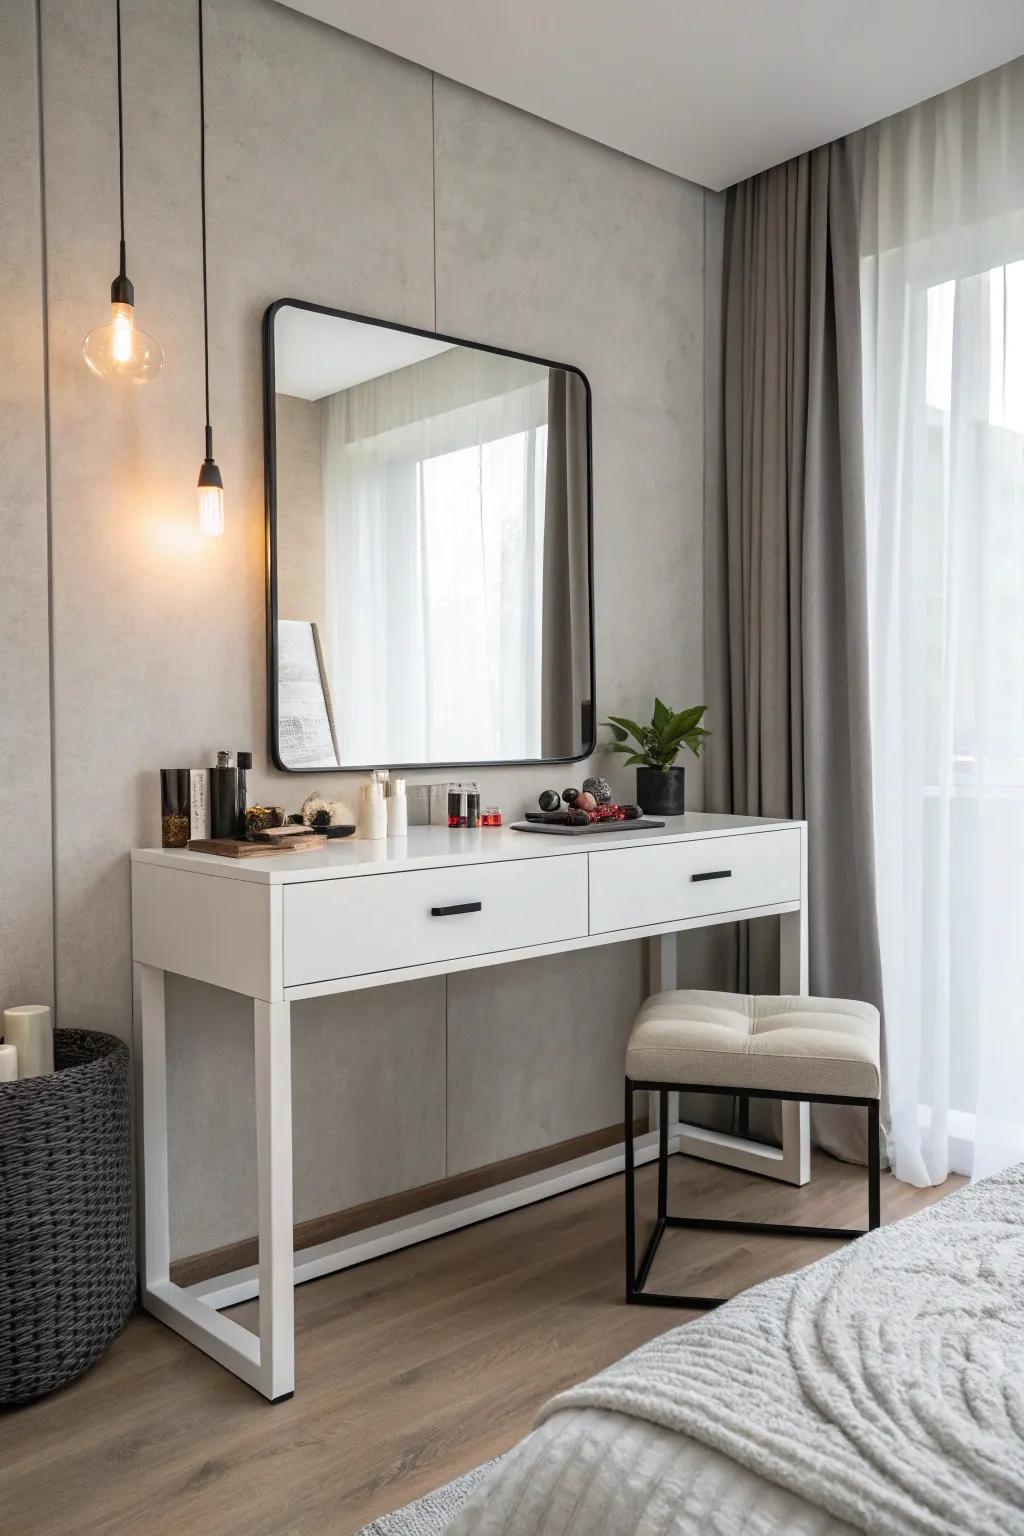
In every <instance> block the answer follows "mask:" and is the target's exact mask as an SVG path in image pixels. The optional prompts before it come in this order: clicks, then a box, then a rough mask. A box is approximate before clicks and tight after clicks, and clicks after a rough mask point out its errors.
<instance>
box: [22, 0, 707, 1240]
mask: <svg viewBox="0 0 1024 1536" xmlns="http://www.w3.org/2000/svg"><path fill="white" fill-rule="evenodd" d="M33 14H34V7H33V5H32V4H31V0H8V3H7V4H6V5H5V6H4V8H3V26H4V28H5V29H8V30H10V32H11V34H12V37H11V46H10V47H6V46H5V47H0V60H2V63H0V70H2V71H3V78H2V79H0V102H2V106H3V112H4V124H3V134H4V138H3V142H4V162H5V181H4V185H3V197H4V209H3V212H4V217H3V218H2V219H0V265H2V267H3V273H2V276H3V279H4V281H3V282H2V283H0V289H2V290H3V293H4V298H3V302H4V304H5V305H7V306H8V307H9V306H10V305H11V304H12V302H13V304H14V306H15V309H16V312H17V314H18V316H19V321H20V320H21V318H22V317H23V316H27V317H28V318H27V320H26V321H25V323H24V324H23V325H21V324H20V325H19V328H18V333H17V334H18V341H17V352H16V356H15V367H14V368H13V369H12V368H11V367H5V370H4V372H5V383H4V387H5V389H6V390H8V391H10V390H11V389H14V390H16V392H17V400H16V402H15V403H16V406H17V410H16V411H15V412H14V413H12V415H11V416H10V418H9V419H7V420H5V427H4V430H5V432H7V433H8V434H9V435H10V439H11V440H10V444H6V445H5V446H6V447H7V448H8V451H9V452H10V453H11V454H12V459H11V462H12V463H13V464H14V466H15V476H16V477H18V478H16V479H15V480H12V479H11V478H10V477H9V476H7V475H5V481H4V485H3V494H4V496H5V498H7V502H6V505H5V509H4V518H5V529H6V525H7V522H10V523H11V532H10V534H5V542H6V548H5V555H8V556H9V557H10V559H9V561H8V562H7V571H6V572H5V577H6V578H7V579H9V582H10V586H11V595H10V596H9V598H8V600H7V601H6V602H5V604H4V609H3V613H2V615H0V622H2V624H3V626H4V629H3V641H4V646H3V655H2V656H0V668H2V669H3V671H2V673H0V676H2V679H3V686H4V689H5V701H6V699H7V696H8V695H10V699H11V704H10V707H8V705H7V703H6V702H5V705H4V718H5V732H4V740H3V752H4V758H5V762H4V765H3V771H4V773H5V782H6V783H7V785H8V786H10V784H11V783H12V775H13V776H14V777H13V782H14V783H15V784H16V785H17V793H18V795H19V797H20V800H19V809H20V808H22V807H24V806H27V805H28V804H31V805H32V807H33V809H34V810H35V812H36V820H35V824H34V826H33V828H32V830H31V835H30V836H28V835H26V836H25V837H24V838H21V839H20V840H17V841H16V842H15V843H14V844H13V846H12V844H11V842H10V840H9V841H8V845H7V851H8V854H9V857H8V858H7V859H5V862H4V866H3V872H2V877H0V878H2V880H3V887H2V911H3V913H4V919H5V923H10V921H11V919H12V918H13V921H14V931H13V936H11V937H10V938H7V937H5V939H4V943H3V946H2V954H0V967H2V970H0V985H2V987H3V996H4V997H8V996H9V995H10V994H12V993H17V994H18V997H19V999H20V997H21V995H22V994H23V993H25V992H26V991H30V992H33V993H34V994H35V995H43V996H45V995H46V994H47V992H48V990H49V987H50V981H49V977H50V961H49V944H50V922H51V904H50V877H51V874H55V885H54V888H55V900H56V907H55V911H56V934H57V946H56V983H57V1002H58V1008H59V1016H60V1019H61V1021H62V1022H63V1023H64V1024H88V1025H92V1026H106V1027H109V1028H111V1029H113V1030H115V1031H116V1032H117V1033H119V1034H122V1035H124V1036H127V1035H128V1034H129V1029H130V974H129V971H130V964H129V961H130V933H129V902H128V890H129V866H128V858H127V850H128V849H129V848H130V847H132V846H133V845H143V844H152V843H153V842H155V841H156V840H157V836H158V805H157V784H156V770H157V769H158V768H159V767H160V766H161V764H165V763H168V764H169V763H180V762H202V761H208V760H209V758H210V756H211V754H212V753H213V752H214V751H215V750H216V749H217V748H218V747H219V746H229V747H232V748H239V747H245V746H251V747H252V748H253V750H254V752H255V754H256V761H257V769H256V771H255V773H254V775H253V780H254V783H253V788H254V791H255V793H256V794H258V795H261V796H264V795H265V796H266V797H267V798H268V799H272V800H274V801H282V800H285V801H287V802H289V803H290V804H297V803H298V802H299V801H300V800H301V798H302V797H303V795H304V794H305V793H306V792H307V790H308V789H309V788H310V787H312V786H313V784H314V783H315V784H316V785H317V786H318V787H323V786H324V783H325V781H324V780H323V779H321V778H316V779H313V778H310V779H308V780H302V779H299V778H293V777H290V776H283V775H278V774H276V773H274V772H273V770H271V769H270V768H269V766H268V763H267V757H266V749H265V742H266V723H265V700H264V638H263V636H264V629H263V626H264V613H263V486H262V443H261V430H262V422H261V404H260V348H259V326H260V318H261V315H262V312H263V309H264V308H265V306H266V305H267V304H268V303H269V302H270V301H271V300H273V299H275V298H279V297H281V296H282V295H290V296H293V297H298V298H306V299H311V300H314V301H317V302H319V303H323V304H328V305H336V306H338V307H342V308H346V309H350V310H356V311H362V312H364V313H367V314H371V315H378V316H383V317H386V318H390V319H394V320H401V321H407V322H410V323H412V324H415V325H419V326H425V327H428V328H430V327H433V326H434V325H435V324H436V326H437V327H438V328H440V329H443V330H447V331H450V332H453V333H455V334H461V335H465V336H468V337H471V338H475V339H480V340H486V341H493V342H496V343H500V344H504V345H507V346H511V347H513V348H522V349H524V350H526V351H531V350H535V351H537V352H540V353H542V354H546V355H549V356H552V357H556V358H560V359H565V360H566V361H569V362H573V363H576V364H579V365H580V366H581V367H582V368H584V369H585V370H586V372H587V373H588V374H589V376H590V378H591V381H592V384H593V387H594V425H595V517H596V551H595V553H596V568H597V611H598V632H597V664H598V674H597V676H598V691H599V698H598V702H599V708H600V710H601V711H602V712H606V711H607V710H609V709H614V710H616V711H619V710H623V711H626V712H627V713H632V712H633V711H640V710H642V709H643V708H644V706H645V704H647V703H648V702H649V699H650V696H651V694H652V692H653V691H654V689H655V688H657V689H658V690H659V691H662V692H663V693H664V694H665V695H666V696H667V697H671V698H673V699H676V700H679V701H681V702H682V701H686V702H689V701H692V700H696V699H698V698H700V696H701V679H702V643H701V633H702V625H701V502H702V462H703V455H702V435H703V410H702V402H703V343H704V335H703V307H704V306H703V267H704V194H703V193H702V192H701V190H700V189H698V188H696V187H693V186H690V185H688V184H686V183H683V182H680V181H678V180H675V179H674V178H672V177H670V176H667V175H664V174H662V173H660V172H657V171H654V170H652V169H650V168H649V167H646V166H644V165H641V164H639V163H637V162H636V161H633V160H630V159H627V158H625V157H624V156H620V155H617V154H615V153H614V152H612V151H610V150H607V149H604V148H601V147H599V146H597V145H595V144H592V143H590V142H588V141H585V140H583V139H579V138H576V137H574V136H573V135H571V134H569V133H566V132H564V131H563V130H561V129H558V128H555V127H552V126H550V125H548V124H546V123H543V122H540V121H538V120H537V119H534V118H531V117H529V116H526V115H524V114H522V113H519V112H517V111H515V110H513V109H511V108H509V107H506V106H503V105H501V104H499V103H497V102H494V101H492V100H490V99H488V98H485V97H482V96H479V95H477V94H475V93H474V92H472V91H469V90H466V89H463V88H462V87H459V86H456V85H454V84H452V83H450V82H448V81H446V80H442V79H438V80H436V81H435V80H433V79H432V77H431V76H430V75H429V74H428V73H426V72H424V71H423V70H421V69H419V68H417V67H415V66H413V65H411V64H407V63H405V62H403V61H401V60H398V59H395V58H393V57H390V56H388V55H386V54H383V53H380V52H378V51H376V50H374V49H372V48H370V47H368V46H366V45H364V44H362V43H360V42H357V41H355V40H353V39H350V38H347V37H345V36H343V35H341V34H340V33H338V32H335V31H332V30H330V29H327V28H325V27H322V26H320V25H319V24H318V23H316V22H313V21H310V20H308V19H307V18H304V17H301V16H298V15H296V14H295V13H294V12H292V11H289V10H286V9H283V8H280V7H278V6H276V5H274V4H271V3H270V0H209V4H208V7H207V24H208V47H207V59H208V96H207V100H208V116H209V155H208V173H209V188H210V263H211V265H210V277H211V296H212V312H211V339H212V349H213V360H212V370H213V371H212V386H213V419H214V424H215V431H216V452H217V457H218V460H219V462H220V464H221V467H222V469H223V472H224V479H225V483H226V486H227V532H226V535H225V537H224V538H223V539H222V540H221V541H219V542H217V543H211V544H205V545H204V544H202V543H201V542H200V540H199V538H198V536H197V534H196V532H195V507H194V504H195V493H194V484H195V476H196V472H197V469H198V464H199V460H200V458H201V456H202V419H203V418H202V373H201V368H202V357H201V350H200V346H201V312H200V286H199V284H200V276H199V201H198V163H197V152H198V142H197V86H196V57H195V8H194V5H193V4H192V3H191V0H133V4H132V5H131V6H130V7H128V8H127V9H126V13H125V31H124V44H125V70H126V89H127V95H126V126H127V133H128V159H127V195H128V238H129V270H130V272H131V275H132V277H133V279H134V281H135V284H136V292H137V309H138V320H139V323H140V325H141V326H142V327H143V329H146V330H150V331H152V332H153V334H155V335H156V336H157V337H159V339H160V340H161V341H162V342H163V344H164V347H165V349H166V352H167V366H166V369H165V372H164V375H163V377H162V378H161V379H160V380H159V382H158V383H157V384H155V385H153V386H151V387H149V388H147V389H146V390H144V391H130V392H127V393H126V392H119V391H118V390H116V389H114V388H112V387H110V386H106V387H105V386H103V385H101V384H99V383H98V382H97V381H96V380H95V379H94V378H92V377H91V375H90V374H89V373H88V372H87V370H86V369H85V367H84V365H83V363H82V360H81V355H80V346H81V339H82V336H83V334H84V333H85V331H87V330H88V329H89V328H90V327H91V326H93V325H95V324H97V323H100V322H101V321H102V320H103V318H104V310H105V303H106V292H107V288H108V285H109V282H110V278H111V276H112V274H113V271H114V266H115V252H116V236H117V228H116V156H115V118H114V107H113V102H114V96H113V92H114V78H113V54H112V20H111V7H110V5H109V4H108V3H107V0H76V3H75V4H74V5H73V6H70V5H68V4H66V0H42V70H41V77H42V120H43V150H44V165H45V188H46V221H45V231H46V269H47V274H48V293H49V302H48V307H47V311H46V319H47V322H48V332H49V352H48V356H49V402H50V422H51V443H52V447H51V463H50V480H49V486H50V499H51V507H52V559H51V564H52V588H51V590H52V601H53V626H52V645H53V694H52V704H53V719H54V733H55V735H54V740H55V752H54V763H55V784H54V804H55V807H56V814H55V829H54V847H55V856H56V864H55V869H54V870H52V871H51V868H50V863H49V828H48V779H49V768H48V721H49V708H50V698H49V694H48V690H47V685H46V679H47V671H48V656H47V631H46V622H45V612H46V573H47V552H46V517H45V507H46V503H45V496H44V489H45V476H44V464H43V456H42V450H43V438H42V424H43V412H42V383H43V381H42V356H43V351H42V334H43V333H42V324H43V315H42V309H41V303H40V261H39V247H40V220H39V209H38V190H39V181H38V175H37V167H38V157H37V149H38V144H37V142H36V138H35V125H36V109H37V103H36V101H35V98H34V82H35V74H36V70H35V39H34V32H33ZM4 41H5V42H6V39H4ZM12 177H13V179H12ZM435 253H436V261H435ZM5 330H6V331H8V334H9V328H8V327H5ZM5 417H7V413H6V412H5ZM19 487H21V488H22V489H20V490H19ZM5 590H6V589H5ZM12 663H13V666H12ZM7 759H10V761H9V762H8V761H7ZM602 761H603V760H602ZM550 777H551V775H550V774H548V773H545V772H544V771H543V770H536V771H535V770H512V771H506V772H494V773H489V774H487V775H486V776H485V779H486V783H485V795H486V798H487V799H488V800H494V801H497V802H500V803H502V804H503V805H504V806H505V807H506V809H507V810H510V811H512V810H518V809H520V808H521V806H522V804H523V802H524V800H525V799H527V798H531V797H532V796H533V795H534V794H535V793H536V791H537V789H538V788H540V787H541V786H542V785H543V784H544V782H545V781H546V780H547V779H548V778H550ZM559 777H561V778H565V779H567V778H568V777H570V775H567V774H566V773H565V772H564V770H562V771H561V773H560V775H559ZM691 778H692V781H693V782H692V786H691V796H692V799H693V802H694V803H695V804H699V803H700V800H699V797H700V778H699V774H694V775H692V776H691ZM621 782H622V784H623V787H624V788H625V787H626V786H627V784H628V779H623V780H622V781H621ZM642 985H643V975H642V955H641V954H640V953H639V951H638V949H637V948H636V947H635V946H622V947H618V946H610V947H609V948H607V949H604V950H598V951H594V952H591V953H588V954H584V955H578V956H566V957H560V958H556V959H553V960H545V961H540V962H537V963H535V964H529V965H515V966H510V967H508V968H506V969H502V970H492V971H488V972H480V973H476V974H473V973H470V974H467V975H460V976H458V977H453V978H452V979H451V981H450V982H449V983H448V984H447V986H446V984H445V982H444V981H443V980H439V981H436V982H422V983H415V984H410V985H407V986H403V987H400V988H395V989H393V990H381V991H377V992H366V993H356V994H353V995H352V996H350V997H346V998H341V999H333V1000H321V1001H317V1002H310V1003H308V1004H302V1005H300V1006H298V1007H297V1008H296V1010H295V1029H294V1038H295V1101H296V1102H295V1122H296V1127H297V1134H298V1138H299V1141H298V1148H297V1177H296V1206H297V1214H298V1216H299V1217H306V1216H312V1215H315V1214H317V1213H320V1212H323V1211H328V1210H332V1209H335V1208H337V1207H339V1206H341V1205H345V1204H348V1203H351V1202H353V1201H358V1200H363V1199H367V1198H370V1197H372V1196H374V1195H377V1194H383V1193H386V1192H388V1191H390V1190H393V1189H396V1188H401V1187H403V1186H406V1185H408V1184H411V1183H418V1182H421V1181H424V1180H428V1179H434V1178H437V1177H440V1176H442V1175H443V1174H444V1172H445V1171H446V1169H447V1170H450V1171H456V1170H458V1169H461V1168H465V1167H471V1166H474V1165H477V1164H480V1163H484V1162H488V1161H491V1160H492V1159H494V1158H498V1157H503V1156H506V1155H509V1154H510V1153H513V1152H518V1151H523V1150H526V1149H528V1148H531V1147H535V1146H539V1145H543V1144H544V1143H546V1142H549V1141H552V1140H558V1139H561V1138H562V1137H565V1136H571V1135H574V1134H576V1133H579V1132H582V1131H585V1130H588V1129H592V1128H594V1127H596V1126H599V1125H603V1124H608V1123H611V1122H612V1121H613V1120H614V1119H615V1118H617V1115H618V1112H619V1073H620V1061H621V1048H622V1042H623V1039H624V1035H625V1032H626V1030H627V1028H628V1024H629V1017H630V1014H631V1012H632V1010H633V1008H634V1006H635V1004H636V1002H637V1000H638V998H639V996H640V993H641V989H642ZM170 1003H171V1008H170V1033H171V1049H172V1063H171V1115H172V1124H173V1126H174V1139H173V1145H172V1156H171V1166H172V1173H173V1178H174V1181H175V1193H174V1200H173V1228H174V1231H173V1244H174V1250H175V1252H176V1253H185V1252H191V1251H195V1250H198V1249H202V1248H204V1247H208V1246H212V1245H215V1244H217V1243H220V1242H224V1241H227V1240H230V1239H232V1238H237V1237H241V1236H243V1235H246V1234H247V1233H248V1232H250V1231H251V1230H252V1228H253V1225H254V1216H255V1188H254V1176H253V1162H252V1136H251V1121H250V1118H249V1111H250V1109H251V1100H252V1086H251V1070H252V1061H251V1039H250V1027H249V1020H248V1017H247V1014H246V1010H245V1009H244V1008H243V1007H241V1006H240V1005H239V1002H238V1000H237V999H233V998H231V997H229V996H226V995H224V994H221V993H217V992H215V991H213V990H211V989H204V988H201V987H197V986H194V985H192V984H189V983H185V982H176V983H174V984H173V985H172V986H171V989H170Z"/></svg>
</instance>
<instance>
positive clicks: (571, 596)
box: [275, 309, 591, 766]
mask: <svg viewBox="0 0 1024 1536" xmlns="http://www.w3.org/2000/svg"><path fill="white" fill-rule="evenodd" d="M296 318H297V324H294V333H295V334H294V335H293V334H291V333H290V332H291V329H292V327H293V322H295V321H296ZM282 332H283V333H282ZM275 351H276V362H277V370H276V381H275V383H276V415H277V423H276V427H277V437H276V463H277V496H276V502H277V554H276V560H277V591H278V619H279V621H295V620H301V621H303V622H305V623H311V624H315V625H316V626H317V631H316V632H317V633H318V634H319V637H320V643H321V648H322V653H323V658H324V669H325V673H326V678H325V681H326V682H327V683H328V689H329V695H330V698H331V702H332V707H333V717H334V722H335V730H336V736H337V741H338V751H339V756H340V760H341V762H342V764H345V763H350V764H370V763H431V762H435V763H460V762H474V761H516V760H521V759H531V758H543V757H571V756H574V755H578V754H579V753H581V752H582V751H583V750H584V748H585V747H586V746H587V745H588V743H587V741H586V740H585V739H584V737H585V732H584V728H583V716H584V713H585V705H586V704H587V701H589V699H590V696H591V678H590V619H589V549H588V497H589V485H588V480H587V475H588V456H587V420H586V391H585V386H584V384H583V382H582V380H581V379H580V378H579V377H578V376H577V375H575V374H573V373H568V372H566V371H565V370H563V369H549V368H548V367H547V366H546V365H543V364H539V363H535V362H529V361H526V360H523V359H520V358H516V357H510V356H506V355H504V354H499V353H492V352H488V351H484V350H480V349H477V348H471V347H464V346H456V345H452V344H450V343H447V342H443V341H440V340H439V339H437V338H432V337H423V336H418V335H412V334H409V333H406V332H401V331H393V330H390V329H386V328H381V327H377V326H373V325H368V324H363V323H359V322H355V321H351V320H347V319H343V318H340V317H336V316H324V315H321V314H319V313H312V314H310V313H308V312H304V311H300V310H294V309H284V310H282V311H280V312H279V313H278V316H277V329H276V332H275ZM281 739H282V738H281V736H280V732H279V740H281ZM290 739H293V738H291V737H290ZM285 760H286V761H287V759H285ZM303 765H305V766H315V764H314V763H313V762H312V761H311V760H307V762H306V764H299V763H294V764H292V763H290V762H289V766H303Z"/></svg>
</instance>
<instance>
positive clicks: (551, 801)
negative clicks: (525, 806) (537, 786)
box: [537, 789, 562, 811]
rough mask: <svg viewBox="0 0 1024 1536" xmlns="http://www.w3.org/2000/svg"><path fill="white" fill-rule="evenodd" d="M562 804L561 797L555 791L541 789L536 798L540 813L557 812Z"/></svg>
mask: <svg viewBox="0 0 1024 1536" xmlns="http://www.w3.org/2000/svg"><path fill="white" fill-rule="evenodd" d="M561 803H562V797H561V795H560V794H559V793H558V790H557V789H542V790H541V792H540V794H539V795H538V797H537V804H538V805H539V806H540V808H541V810H542V811H557V810H558V807H559V806H560V805H561Z"/></svg>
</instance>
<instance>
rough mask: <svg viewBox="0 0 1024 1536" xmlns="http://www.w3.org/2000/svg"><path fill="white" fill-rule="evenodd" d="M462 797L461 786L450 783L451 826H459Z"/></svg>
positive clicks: (449, 806)
mask: <svg viewBox="0 0 1024 1536" xmlns="http://www.w3.org/2000/svg"><path fill="white" fill-rule="evenodd" d="M460 798H461V796H460V795H459V786H458V785H457V784H449V785H448V825H449V826H450V827H457V826H458V825H459V800H460Z"/></svg>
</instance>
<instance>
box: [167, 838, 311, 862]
mask: <svg viewBox="0 0 1024 1536" xmlns="http://www.w3.org/2000/svg"><path fill="white" fill-rule="evenodd" d="M188 846H189V849H190V850H191V852H192V853H215V854H216V855H217V856H218V857H219V858H222V859H273V858H276V857H277V855H278V854H279V853H312V852H313V850H314V849H316V848H326V847H327V839H326V837H316V836H313V837H297V838H296V839H295V841H294V842H293V843H285V844H281V843H247V842H244V841H243V840H242V839H241V838H237V837H194V838H193V839H192V841H191V842H190V843H189V845H188Z"/></svg>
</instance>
